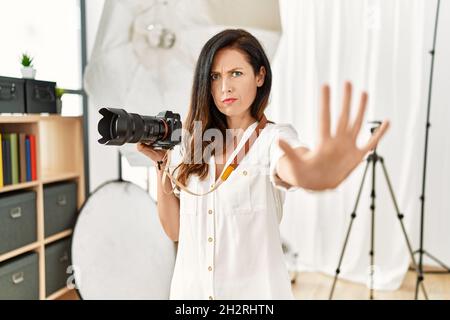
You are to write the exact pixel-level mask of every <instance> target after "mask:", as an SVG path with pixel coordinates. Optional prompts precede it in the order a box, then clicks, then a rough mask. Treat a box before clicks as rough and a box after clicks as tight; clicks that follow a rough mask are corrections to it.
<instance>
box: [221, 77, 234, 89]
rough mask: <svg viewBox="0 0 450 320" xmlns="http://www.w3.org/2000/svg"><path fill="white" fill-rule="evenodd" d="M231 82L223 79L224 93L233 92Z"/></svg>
mask: <svg viewBox="0 0 450 320" xmlns="http://www.w3.org/2000/svg"><path fill="white" fill-rule="evenodd" d="M231 91H232V88H231V82H230V81H229V80H228V79H227V78H226V77H223V78H222V93H226V92H231Z"/></svg>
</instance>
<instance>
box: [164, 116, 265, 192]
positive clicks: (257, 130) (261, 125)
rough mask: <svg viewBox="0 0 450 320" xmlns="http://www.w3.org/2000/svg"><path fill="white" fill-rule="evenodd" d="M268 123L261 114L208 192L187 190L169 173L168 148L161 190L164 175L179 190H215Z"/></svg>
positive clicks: (235, 166)
mask: <svg viewBox="0 0 450 320" xmlns="http://www.w3.org/2000/svg"><path fill="white" fill-rule="evenodd" d="M267 123H268V120H267V118H266V116H265V115H264V114H263V115H262V117H261V120H260V121H259V123H258V125H257V126H256V128H255V129H254V130H253V132H252V134H251V135H250V136H249V137H248V138H247V140H246V141H245V143H244V145H243V146H242V147H241V149H240V150H239V151H238V152H237V153H236V155H235V156H234V158H233V160H232V161H231V163H230V164H229V165H228V166H227V167H226V168H225V170H223V171H222V174H221V175H220V176H219V177H218V178H217V180H216V182H215V183H214V186H213V188H212V189H211V190H209V191H208V192H205V193H195V192H192V191H191V190H189V189H188V188H187V187H186V186H185V185H183V184H182V183H180V182H179V181H178V180H177V179H176V178H174V177H173V175H172V174H171V173H170V171H169V168H168V164H169V163H170V152H171V151H172V150H168V151H167V153H166V155H165V156H166V157H167V161H166V164H165V166H164V169H163V177H162V179H163V181H162V184H163V190H165V189H164V183H165V181H166V176H167V177H169V179H170V180H171V181H172V182H173V183H174V184H175V185H176V186H178V187H179V188H180V189H181V190H183V191H185V192H187V193H189V194H192V195H194V196H204V195H207V194H208V193H211V192H213V191H215V190H216V189H217V188H218V187H219V186H220V185H221V184H222V183H223V182H225V181H226V180H227V179H228V177H229V176H230V175H231V173H232V172H233V171H234V170H236V168H237V167H238V166H239V163H240V162H241V160H242V159H243V158H244V157H245V156H246V155H247V153H248V152H249V150H250V148H251V146H252V145H253V143H254V142H255V141H256V139H257V138H258V137H259V134H260V133H261V131H262V130H263V129H264V128H265V127H266V125H267ZM175 188H176V187H174V188H173V189H172V192H173V191H174V190H175Z"/></svg>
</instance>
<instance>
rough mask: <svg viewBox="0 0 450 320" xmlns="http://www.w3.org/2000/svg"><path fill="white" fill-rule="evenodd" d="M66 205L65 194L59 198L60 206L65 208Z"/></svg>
mask: <svg viewBox="0 0 450 320" xmlns="http://www.w3.org/2000/svg"><path fill="white" fill-rule="evenodd" d="M66 204H67V198H66V195H65V194H63V195H59V196H58V205H59V206H65V205H66Z"/></svg>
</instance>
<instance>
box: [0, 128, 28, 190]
mask: <svg viewBox="0 0 450 320" xmlns="http://www.w3.org/2000/svg"><path fill="white" fill-rule="evenodd" d="M0 141H1V143H0V159H1V163H0V171H1V172H0V187H4V186H7V185H13V184H18V183H24V182H28V181H34V180H37V167H36V164H37V163H36V136H35V135H33V134H25V133H0Z"/></svg>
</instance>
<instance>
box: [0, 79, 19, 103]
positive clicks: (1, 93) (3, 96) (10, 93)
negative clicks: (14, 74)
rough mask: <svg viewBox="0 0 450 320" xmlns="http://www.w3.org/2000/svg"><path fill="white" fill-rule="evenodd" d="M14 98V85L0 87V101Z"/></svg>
mask: <svg viewBox="0 0 450 320" xmlns="http://www.w3.org/2000/svg"><path fill="white" fill-rule="evenodd" d="M15 97H16V84H15V83H11V84H7V85H6V86H3V85H0V100H5V101H6V100H12V99H14V98H15Z"/></svg>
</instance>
